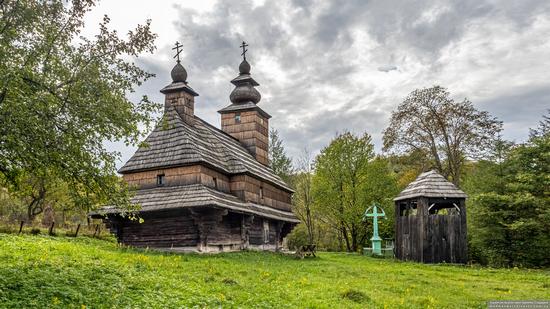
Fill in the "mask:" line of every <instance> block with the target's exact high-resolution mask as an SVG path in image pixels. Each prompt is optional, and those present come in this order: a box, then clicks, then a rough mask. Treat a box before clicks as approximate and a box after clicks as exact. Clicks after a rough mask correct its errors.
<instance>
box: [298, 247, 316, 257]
mask: <svg viewBox="0 0 550 309" xmlns="http://www.w3.org/2000/svg"><path fill="white" fill-rule="evenodd" d="M315 248H316V245H304V246H300V247H299V248H298V250H296V257H298V258H301V259H303V258H304V257H306V256H312V257H317V256H316V255H315Z"/></svg>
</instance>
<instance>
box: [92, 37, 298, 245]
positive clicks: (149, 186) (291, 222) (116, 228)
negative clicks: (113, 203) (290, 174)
mask: <svg viewBox="0 0 550 309" xmlns="http://www.w3.org/2000/svg"><path fill="white" fill-rule="evenodd" d="M176 47H177V48H178V55H179V46H178V45H177V46H176ZM242 47H243V61H242V63H241V64H240V66H239V75H238V76H237V77H236V78H235V79H233V80H232V81H231V83H232V84H233V85H235V89H234V90H233V91H232V92H231V94H230V96H229V98H230V101H231V104H229V105H228V106H226V107H224V108H222V109H221V110H220V111H219V113H220V114H221V130H220V129H218V128H216V127H214V126H213V125H211V124H209V123H207V122H206V121H204V120H202V119H201V118H199V117H197V116H196V115H195V113H194V111H195V97H197V96H198V93H197V92H195V90H193V89H192V88H191V87H190V86H189V84H188V82H187V72H186V70H185V68H184V67H183V66H182V65H181V63H180V60H179V56H178V60H177V64H176V65H175V66H174V68H173V69H172V72H171V77H172V83H171V84H169V85H167V86H166V87H164V88H163V89H162V90H160V92H161V93H163V94H164V95H165V104H164V107H165V108H164V115H163V118H162V121H160V123H159V124H158V125H157V126H156V128H155V129H154V130H153V132H152V133H151V134H150V135H149V136H148V137H147V138H146V139H145V141H144V143H143V146H141V147H139V149H138V150H137V151H136V153H135V154H134V155H133V156H132V157H131V158H130V160H129V161H128V162H126V164H125V165H124V166H123V167H122V168H120V170H119V173H121V174H122V175H123V177H124V180H125V181H126V182H128V184H129V185H131V186H134V187H135V188H136V189H137V191H136V193H135V196H134V197H133V199H132V202H133V203H135V204H139V205H140V206H141V208H140V211H139V216H140V217H141V218H143V222H142V223H140V222H138V221H136V220H130V219H128V218H127V217H124V216H121V215H120V212H119V211H118V210H117V209H114V208H104V209H103V210H102V211H101V212H99V213H96V214H94V215H93V216H94V217H96V218H103V219H104V222H106V224H107V225H108V227H109V228H110V230H111V232H112V233H114V234H115V235H116V237H117V239H118V241H119V242H121V243H123V244H127V245H131V246H137V247H155V248H170V249H172V250H175V251H199V252H219V251H235V250H243V249H257V250H278V249H280V248H281V245H282V240H283V238H284V237H285V236H286V235H287V234H288V233H289V232H290V231H291V230H292V228H293V227H294V226H295V225H296V224H297V223H299V220H298V219H297V218H296V216H295V215H294V214H293V213H292V210H291V194H292V193H293V191H292V189H291V188H290V187H289V186H288V185H287V184H286V183H285V182H284V181H283V180H281V178H279V177H278V176H277V175H275V174H274V173H273V171H272V170H271V168H270V167H269V161H268V136H269V118H271V116H270V115H269V114H268V113H266V112H265V111H264V110H263V109H261V108H260V107H259V106H258V103H259V101H260V98H261V95H260V93H259V92H258V91H257V90H256V88H255V87H256V86H259V84H258V83H257V82H256V81H255V80H254V79H253V78H252V76H251V75H250V64H249V63H248V62H247V60H246V54H245V52H246V50H245V47H246V45H245V43H244V42H243V46H242Z"/></svg>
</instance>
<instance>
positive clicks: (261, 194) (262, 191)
mask: <svg viewBox="0 0 550 309" xmlns="http://www.w3.org/2000/svg"><path fill="white" fill-rule="evenodd" d="M263 198H264V187H260V199H263Z"/></svg>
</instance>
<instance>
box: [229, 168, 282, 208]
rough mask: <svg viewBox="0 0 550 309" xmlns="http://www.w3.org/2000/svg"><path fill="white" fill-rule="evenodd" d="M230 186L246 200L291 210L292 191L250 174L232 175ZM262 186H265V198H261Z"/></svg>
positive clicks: (234, 192)
mask: <svg viewBox="0 0 550 309" xmlns="http://www.w3.org/2000/svg"><path fill="white" fill-rule="evenodd" d="M230 188H231V192H232V193H233V194H235V195H236V196H238V197H239V198H240V199H242V200H243V201H245V202H253V203H256V204H261V205H266V206H269V207H273V208H276V209H280V210H286V211H290V210H291V196H290V193H288V192H285V191H283V190H281V189H279V188H276V187H274V186H272V185H270V184H268V183H266V182H262V181H260V180H258V179H256V178H253V177H251V176H249V175H237V176H233V177H231V178H230ZM260 188H263V198H260Z"/></svg>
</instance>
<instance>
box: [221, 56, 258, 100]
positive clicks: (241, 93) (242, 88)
mask: <svg viewBox="0 0 550 309" xmlns="http://www.w3.org/2000/svg"><path fill="white" fill-rule="evenodd" d="M231 83H232V84H233V85H235V89H233V91H232V92H231V94H230V95H229V99H230V100H231V103H234V104H247V103H250V102H251V103H254V104H257V103H258V102H260V99H261V98H262V96H261V95H260V93H259V92H258V90H256V88H254V87H255V86H259V85H260V84H258V83H257V82H256V81H255V80H254V79H253V78H252V77H251V76H250V64H249V63H248V61H246V58H244V59H243V61H242V62H241V64H240V65H239V76H237V77H236V78H235V79H233V80H232V81H231Z"/></svg>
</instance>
